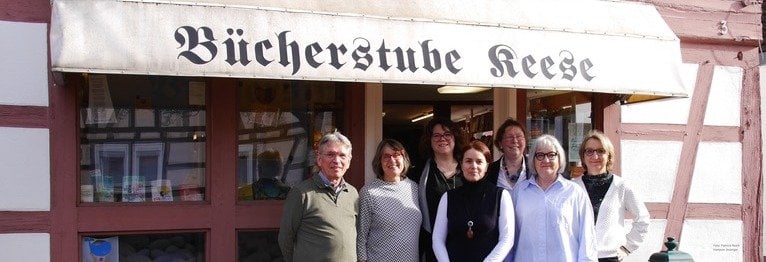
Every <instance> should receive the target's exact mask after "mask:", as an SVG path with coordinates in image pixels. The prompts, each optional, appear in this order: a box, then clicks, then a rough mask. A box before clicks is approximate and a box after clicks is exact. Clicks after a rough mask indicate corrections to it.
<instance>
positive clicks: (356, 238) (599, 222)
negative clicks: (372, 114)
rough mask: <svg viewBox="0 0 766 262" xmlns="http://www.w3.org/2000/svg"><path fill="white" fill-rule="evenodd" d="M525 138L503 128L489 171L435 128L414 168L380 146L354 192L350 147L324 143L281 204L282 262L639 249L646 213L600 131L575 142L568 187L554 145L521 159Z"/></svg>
mask: <svg viewBox="0 0 766 262" xmlns="http://www.w3.org/2000/svg"><path fill="white" fill-rule="evenodd" d="M524 130H525V128H524V126H523V125H522V124H521V123H519V122H517V121H515V120H513V119H508V120H506V121H505V122H504V123H503V124H502V125H501V126H500V128H498V130H497V132H496V133H495V136H494V141H493V142H494V143H493V144H494V146H495V147H497V149H498V150H499V151H500V152H502V155H501V156H500V158H499V159H498V160H497V161H492V160H493V159H492V157H491V152H490V148H489V147H488V146H487V145H486V144H484V143H483V142H481V141H479V140H475V141H472V142H469V143H466V142H465V141H464V136H463V135H462V134H461V130H460V128H458V126H457V125H456V124H455V123H453V122H452V121H450V120H448V119H441V118H434V119H432V120H431V121H430V122H429V123H428V124H427V125H426V127H425V129H424V131H423V136H422V138H421V143H420V148H419V149H420V151H421V152H420V153H421V155H422V156H425V158H426V159H427V160H426V161H425V162H424V163H423V164H422V165H418V166H415V167H412V166H411V165H412V162H411V159H410V156H409V154H408V153H407V151H406V150H405V147H404V146H403V145H402V144H401V143H400V142H398V141H396V140H392V139H384V140H383V141H381V142H380V144H379V145H378V147H377V148H376V151H375V157H374V158H373V159H372V169H373V171H374V172H375V175H376V179H374V180H371V181H368V182H367V184H366V185H365V186H364V187H363V188H362V189H361V190H360V191H359V192H357V190H356V189H355V188H354V187H353V186H351V185H350V184H348V183H347V182H346V181H345V180H344V179H343V176H344V174H345V173H346V170H347V169H348V167H349V164H350V161H351V158H352V154H351V143H350V141H349V140H348V139H347V138H346V137H345V136H343V135H342V134H340V133H337V132H335V133H330V134H327V135H325V136H324V137H322V139H321V140H320V142H319V149H318V152H317V161H316V162H317V166H318V167H319V169H320V171H319V172H318V173H317V174H316V175H315V176H314V177H313V178H311V179H308V180H306V181H303V182H301V183H299V184H298V185H296V186H295V187H293V188H292V189H291V190H290V192H289V194H288V195H287V199H286V201H285V204H284V211H283V216H282V223H281V226H280V230H279V245H280V248H281V250H282V253H283V256H284V259H285V261H621V260H622V259H623V258H624V257H626V256H627V255H629V254H630V253H631V252H633V251H634V250H636V249H637V248H638V246H639V244H640V243H641V242H642V241H643V240H644V238H645V236H646V233H647V230H648V226H649V223H648V222H649V213H648V211H647V209H646V207H645V205H644V203H643V202H641V201H640V200H639V199H638V197H637V196H636V194H635V193H634V191H633V190H632V189H631V188H630V186H629V185H628V184H627V183H626V182H625V181H624V180H623V179H622V178H621V177H620V176H617V175H615V174H613V173H612V171H611V170H612V166H613V164H614V154H615V153H614V146H613V145H612V143H611V142H610V141H609V139H608V138H607V137H606V136H605V135H604V134H603V133H601V132H598V131H592V132H590V133H589V134H588V135H587V136H586V137H585V138H584V139H583V143H582V145H581V147H580V149H579V155H580V158H581V160H582V164H583V165H584V166H585V175H583V176H581V177H577V178H574V179H572V180H569V179H567V178H565V177H564V176H563V173H564V171H565V168H566V165H567V163H568V162H567V158H566V157H565V152H564V149H563V148H562V146H561V144H560V143H559V141H558V140H557V139H556V138H555V137H553V136H550V135H541V136H539V137H537V138H535V139H534V140H533V141H532V142H531V146H530V147H529V150H528V151H527V136H526V134H525V132H524ZM527 156H529V157H527ZM626 212H629V213H631V214H633V223H632V227H631V229H630V231H629V233H627V234H626V233H625V225H624V220H625V213H626Z"/></svg>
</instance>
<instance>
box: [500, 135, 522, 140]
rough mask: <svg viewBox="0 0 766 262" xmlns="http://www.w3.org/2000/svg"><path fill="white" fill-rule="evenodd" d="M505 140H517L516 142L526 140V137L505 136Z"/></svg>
mask: <svg viewBox="0 0 766 262" xmlns="http://www.w3.org/2000/svg"><path fill="white" fill-rule="evenodd" d="M503 140H516V141H522V140H524V135H510V136H504V137H503Z"/></svg>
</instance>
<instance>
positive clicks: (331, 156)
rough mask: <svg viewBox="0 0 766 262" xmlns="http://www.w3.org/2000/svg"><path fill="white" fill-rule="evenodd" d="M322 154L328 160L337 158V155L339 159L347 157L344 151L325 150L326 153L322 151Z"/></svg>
mask: <svg viewBox="0 0 766 262" xmlns="http://www.w3.org/2000/svg"><path fill="white" fill-rule="evenodd" d="M322 156H324V157H325V158H326V159H328V160H335V158H338V157H340V160H346V159H348V155H346V154H344V153H335V152H327V153H323V154H322Z"/></svg>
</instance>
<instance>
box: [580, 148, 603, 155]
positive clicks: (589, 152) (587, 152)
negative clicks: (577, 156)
mask: <svg viewBox="0 0 766 262" xmlns="http://www.w3.org/2000/svg"><path fill="white" fill-rule="evenodd" d="M596 153H598V155H601V156H603V155H605V154H606V149H603V148H599V149H593V148H586V149H585V155H586V156H595V155H596Z"/></svg>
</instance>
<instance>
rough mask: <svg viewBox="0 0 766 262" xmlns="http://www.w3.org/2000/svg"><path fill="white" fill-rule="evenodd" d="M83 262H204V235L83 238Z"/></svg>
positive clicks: (182, 234) (180, 234) (181, 234)
mask: <svg viewBox="0 0 766 262" xmlns="http://www.w3.org/2000/svg"><path fill="white" fill-rule="evenodd" d="M81 245H82V253H81V257H82V261H83V262H99V261H205V234H204V233H179V234H143V235H116V236H114V235H113V236H84V237H82V240H81Z"/></svg>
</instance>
